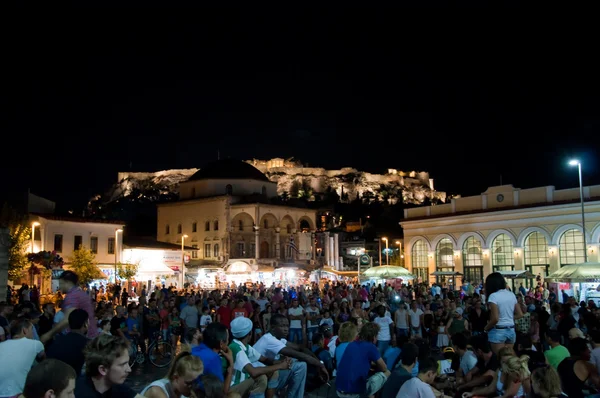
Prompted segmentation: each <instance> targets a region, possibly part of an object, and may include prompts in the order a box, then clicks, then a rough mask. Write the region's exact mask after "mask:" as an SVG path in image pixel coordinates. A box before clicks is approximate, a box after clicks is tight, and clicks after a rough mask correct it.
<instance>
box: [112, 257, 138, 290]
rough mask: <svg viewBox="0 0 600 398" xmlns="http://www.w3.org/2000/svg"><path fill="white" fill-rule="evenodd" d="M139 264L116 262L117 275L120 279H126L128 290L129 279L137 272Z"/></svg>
mask: <svg viewBox="0 0 600 398" xmlns="http://www.w3.org/2000/svg"><path fill="white" fill-rule="evenodd" d="M138 268H139V265H138V264H131V263H125V264H123V263H118V264H117V276H118V277H119V278H120V279H123V280H126V281H127V290H129V285H130V280H131V278H133V277H134V276H135V275H136V274H137V272H138Z"/></svg>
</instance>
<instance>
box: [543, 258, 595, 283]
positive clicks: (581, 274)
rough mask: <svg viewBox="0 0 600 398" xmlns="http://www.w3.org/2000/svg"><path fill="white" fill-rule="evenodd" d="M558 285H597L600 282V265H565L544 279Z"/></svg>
mask: <svg viewBox="0 0 600 398" xmlns="http://www.w3.org/2000/svg"><path fill="white" fill-rule="evenodd" d="M544 280H547V281H549V282H557V283H596V282H600V263H581V264H571V265H565V266H564V267H561V268H559V269H558V270H556V271H554V272H553V273H551V274H550V275H548V276H547V277H545V278H544Z"/></svg>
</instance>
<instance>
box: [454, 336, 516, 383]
mask: <svg viewBox="0 0 600 398" xmlns="http://www.w3.org/2000/svg"><path fill="white" fill-rule="evenodd" d="M471 345H472V346H473V350H474V351H475V355H477V365H475V367H474V368H473V369H471V370H470V371H469V373H467V375H466V376H465V379H466V380H468V381H467V382H466V383H463V384H460V385H459V386H458V391H459V392H466V391H471V390H472V389H474V388H475V387H482V386H487V385H491V384H493V385H495V384H496V381H497V379H498V369H499V368H500V361H499V360H498V357H497V356H496V354H494V352H493V351H492V347H491V345H490V342H489V341H488V340H487V338H486V336H485V335H479V336H475V337H473V338H472V339H471ZM508 348H510V347H508Z"/></svg>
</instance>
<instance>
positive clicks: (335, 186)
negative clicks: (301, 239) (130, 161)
mask: <svg viewBox="0 0 600 398" xmlns="http://www.w3.org/2000/svg"><path fill="white" fill-rule="evenodd" d="M247 162H248V163H250V164H251V165H253V166H254V167H256V168H257V169H259V170H260V171H262V172H263V173H264V174H265V175H266V176H267V177H268V178H269V179H270V180H271V181H273V182H277V191H278V194H279V195H280V196H287V197H290V198H295V197H304V198H307V199H314V198H317V197H319V196H322V195H325V194H328V193H331V192H332V191H333V192H336V193H337V195H338V196H339V197H340V199H341V200H342V201H352V200H354V199H356V198H357V196H358V197H360V198H363V200H364V199H372V200H380V201H388V202H389V203H390V204H395V203H397V202H399V201H402V202H404V203H406V204H416V205H418V204H421V203H423V202H424V201H426V200H427V201H430V202H445V201H446V193H445V192H438V191H436V190H435V189H434V187H433V179H430V178H429V174H428V173H426V172H414V171H413V172H408V173H407V172H402V171H397V170H395V169H389V170H388V172H387V173H386V174H372V173H367V172H362V171H358V170H356V169H353V168H349V167H347V168H343V169H339V170H326V169H323V168H315V167H310V168H309V167H304V166H303V165H302V164H300V163H298V162H293V161H291V160H283V159H272V160H269V161H262V160H256V159H254V160H249V161H247ZM197 171H198V169H179V170H164V171H158V172H154V173H143V172H140V173H128V172H122V173H119V175H118V179H119V180H118V182H117V183H116V184H115V185H114V186H113V187H111V188H110V190H109V191H108V192H107V193H106V194H105V195H102V196H100V195H98V196H96V197H95V198H92V201H91V202H90V204H94V202H95V204H98V202H100V203H102V202H103V203H107V202H111V201H115V200H119V199H120V198H124V197H128V196H130V195H134V196H139V198H130V199H141V200H149V201H153V200H158V199H160V198H165V197H173V196H174V194H177V193H178V186H179V183H181V182H182V181H186V180H187V179H188V178H190V176H192V175H193V174H194V173H195V172H197ZM148 196H152V197H148Z"/></svg>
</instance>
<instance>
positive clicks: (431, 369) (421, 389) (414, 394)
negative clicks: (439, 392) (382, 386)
mask: <svg viewBox="0 0 600 398" xmlns="http://www.w3.org/2000/svg"><path fill="white" fill-rule="evenodd" d="M436 376H437V362H436V361H435V360H433V359H431V358H425V359H422V360H421V361H419V375H418V376H417V377H412V378H411V379H410V380H408V381H406V382H405V383H404V384H402V387H400V391H398V394H396V398H436V396H435V393H434V391H433V388H432V387H431V385H432V384H433V382H434V381H435V378H436Z"/></svg>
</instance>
